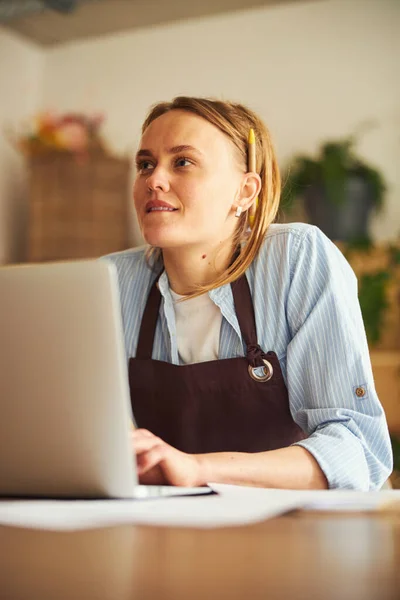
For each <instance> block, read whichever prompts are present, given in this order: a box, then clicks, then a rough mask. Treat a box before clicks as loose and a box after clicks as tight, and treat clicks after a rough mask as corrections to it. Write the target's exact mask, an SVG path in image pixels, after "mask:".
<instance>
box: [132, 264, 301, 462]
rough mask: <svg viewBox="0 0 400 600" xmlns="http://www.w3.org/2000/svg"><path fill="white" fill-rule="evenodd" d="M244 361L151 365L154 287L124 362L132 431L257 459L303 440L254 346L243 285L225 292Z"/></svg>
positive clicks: (279, 383)
mask: <svg viewBox="0 0 400 600" xmlns="http://www.w3.org/2000/svg"><path fill="white" fill-rule="evenodd" d="M231 287H232V293H233V298H234V303H235V309H236V314H237V318H238V321H239V326H240V329H241V333H242V337H243V339H244V341H245V343H246V347H247V353H246V356H245V357H240V358H229V359H223V360H213V361H208V362H201V363H195V364H190V365H174V364H171V363H168V362H164V361H159V360H153V359H152V358H151V356H152V349H153V340H154V335H155V331H156V325H157V319H158V316H159V309H160V303H161V294H160V291H159V289H158V287H157V280H156V281H155V282H154V284H153V286H152V288H151V290H150V293H149V297H148V300H147V304H146V307H145V310H144V314H143V318H142V323H141V327H140V332H139V340H138V347H137V353H136V357H135V358H131V359H130V360H129V384H130V391H131V403H132V410H133V414H134V417H135V421H136V423H137V425H138V427H142V428H145V429H148V430H150V431H151V432H152V433H154V434H155V435H157V436H159V437H160V438H161V439H163V440H164V441H165V442H167V443H168V444H171V445H172V446H174V447H175V448H178V449H179V450H183V451H184V452H189V453H192V454H194V453H206V452H227V451H233V452H234V451H236V452H261V451H264V450H274V449H276V448H283V447H285V446H289V445H290V444H292V443H293V442H296V441H298V440H300V439H303V438H304V437H305V436H304V433H303V431H302V430H301V429H300V427H299V426H298V425H297V424H296V423H295V422H294V421H293V418H292V416H291V414H290V410H289V397H288V392H287V389H286V385H285V382H284V379H283V376H282V371H281V368H280V365H279V361H278V357H277V356H276V354H275V353H274V352H267V353H264V352H263V351H262V349H261V348H260V346H259V345H258V344H257V334H256V325H255V316H254V309H253V303H252V299H251V293H250V289H249V284H248V282H247V278H246V276H245V275H243V276H242V277H241V278H240V279H238V280H237V281H235V282H234V283H232V284H231Z"/></svg>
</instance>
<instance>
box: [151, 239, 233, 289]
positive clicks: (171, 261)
mask: <svg viewBox="0 0 400 600" xmlns="http://www.w3.org/2000/svg"><path fill="white" fill-rule="evenodd" d="M232 251H233V248H232V244H231V241H230V240H226V241H225V242H221V243H219V244H217V245H216V246H208V247H207V246H202V247H201V248H198V247H187V248H165V249H163V251H162V254H163V260H164V266H165V270H166V272H167V275H168V279H169V284H170V286H171V288H172V289H173V290H174V292H176V293H177V294H182V295H184V294H190V293H191V292H194V291H195V290H196V289H197V288H198V286H204V285H208V284H210V283H212V282H213V281H214V280H215V279H216V278H217V277H218V276H219V275H221V274H222V273H223V272H224V271H225V269H226V268H227V267H228V266H229V264H230V262H231V260H232Z"/></svg>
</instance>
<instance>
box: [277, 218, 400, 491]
mask: <svg viewBox="0 0 400 600" xmlns="http://www.w3.org/2000/svg"><path fill="white" fill-rule="evenodd" d="M286 313H287V320H288V325H289V328H290V332H291V341H290V343H289V345H288V348H287V357H286V358H287V385H288V391H289V399H290V409H291V412H292V416H293V418H294V419H295V421H296V422H297V423H298V424H299V425H300V427H302V429H303V430H304V431H305V432H306V433H307V435H308V437H307V438H306V439H305V440H303V441H301V442H298V445H300V446H303V447H304V448H306V449H307V450H308V451H309V452H310V453H311V454H312V455H313V456H314V457H315V459H316V460H317V461H318V463H319V465H320V467H321V469H322V470H323V472H324V473H325V475H326V477H327V480H328V483H329V487H330V488H347V489H357V490H375V489H379V487H380V486H381V485H382V484H383V482H384V481H385V479H386V478H387V477H388V476H389V474H390V472H391V470H392V466H393V462H392V461H393V457H392V450H391V444H390V438H389V433H388V428H387V423H386V418H385V414H384V411H383V409H382V406H381V404H380V401H379V399H378V396H377V393H376V390H375V385H374V380H373V374H372V368H371V362H370V357H369V350H368V344H367V339H366V335H365V329H364V324H363V321H362V316H361V311H360V306H359V302H358V297H357V280H356V277H355V275H354V273H353V271H352V269H351V267H350V266H349V264H348V263H347V261H346V260H345V258H344V257H343V255H342V254H341V252H340V251H339V250H338V248H337V247H336V246H335V245H334V244H333V243H332V242H331V241H330V240H329V239H328V238H327V237H326V236H325V235H324V234H323V233H322V232H321V231H320V230H319V229H317V228H308V229H307V230H305V231H304V235H303V237H302V239H301V241H300V243H299V246H298V251H297V256H296V258H295V260H294V262H293V265H292V277H291V284H290V290H289V293H288V297H287V307H286Z"/></svg>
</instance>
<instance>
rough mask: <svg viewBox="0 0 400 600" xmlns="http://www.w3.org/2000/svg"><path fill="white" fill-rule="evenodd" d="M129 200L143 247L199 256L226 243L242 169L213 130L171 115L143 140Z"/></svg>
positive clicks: (203, 122) (182, 115) (230, 147)
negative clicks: (184, 250) (181, 250)
mask: <svg viewBox="0 0 400 600" xmlns="http://www.w3.org/2000/svg"><path fill="white" fill-rule="evenodd" d="M136 164H137V174H136V178H135V183H134V189H133V197H134V201H135V208H136V211H137V215H138V219H139V224H140V227H141V230H142V233H143V235H144V238H145V240H146V242H147V243H149V244H152V245H153V246H158V247H159V248H163V249H167V248H178V247H182V248H183V247H187V246H191V247H192V248H198V249H199V251H202V250H205V249H207V248H210V247H215V246H217V245H218V244H219V243H221V242H223V241H224V240H226V239H227V238H229V237H231V236H232V235H233V233H234V231H235V228H236V227H237V224H238V219H237V218H235V209H236V205H237V202H238V200H239V199H240V195H241V189H242V186H243V178H244V174H245V169H244V167H243V166H241V165H240V164H239V160H238V158H237V155H236V153H235V147H234V145H233V144H232V142H231V141H230V140H229V138H227V137H226V136H225V135H224V134H223V133H222V132H221V131H220V130H219V129H217V128H216V127H214V125H211V124H210V123H209V122H208V121H206V120H205V119H203V118H201V117H198V116H197V115H194V114H191V113H189V112H185V111H181V110H172V111H170V112H168V113H166V114H164V115H162V116H161V117H158V118H157V119H155V120H154V121H153V122H152V123H151V124H150V125H149V127H148V128H147V129H146V131H145V132H144V134H143V137H142V140H141V143H140V147H139V150H138V153H137V156H136Z"/></svg>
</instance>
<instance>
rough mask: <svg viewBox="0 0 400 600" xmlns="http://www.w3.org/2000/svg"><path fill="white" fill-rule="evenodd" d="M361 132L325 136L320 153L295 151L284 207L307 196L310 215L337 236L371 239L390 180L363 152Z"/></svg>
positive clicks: (305, 205) (333, 238)
mask: <svg viewBox="0 0 400 600" xmlns="http://www.w3.org/2000/svg"><path fill="white" fill-rule="evenodd" d="M356 141H357V136H356V135H355V134H353V135H350V136H348V137H347V138H344V139H342V140H333V141H327V142H324V143H323V144H322V145H321V147H320V149H319V153H318V155H317V157H316V158H312V157H310V156H306V155H299V156H296V157H294V159H293V160H292V161H291V162H290V167H289V168H288V169H287V172H286V175H285V177H284V181H285V186H284V192H283V202H282V208H283V210H286V211H290V209H291V207H292V206H293V203H294V201H295V200H296V199H297V198H302V199H303V201H304V208H305V211H306V213H307V216H308V219H309V221H310V222H311V223H313V224H314V225H317V226H318V227H319V228H320V229H322V231H324V233H325V234H326V235H327V236H328V237H329V238H331V239H332V240H337V241H344V242H351V243H356V242H361V241H363V240H368V239H369V232H368V227H369V219H370V216H371V213H372V211H373V210H374V209H375V210H379V209H380V208H381V207H382V205H383V199H384V194H385V190H386V185H385V181H384V178H383V176H382V174H381V173H380V172H379V171H378V169H376V168H374V167H373V166H371V165H369V164H368V163H367V162H365V161H364V160H363V159H362V158H360V157H359V156H357V154H356V152H355V149H354V146H355V143H356Z"/></svg>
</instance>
